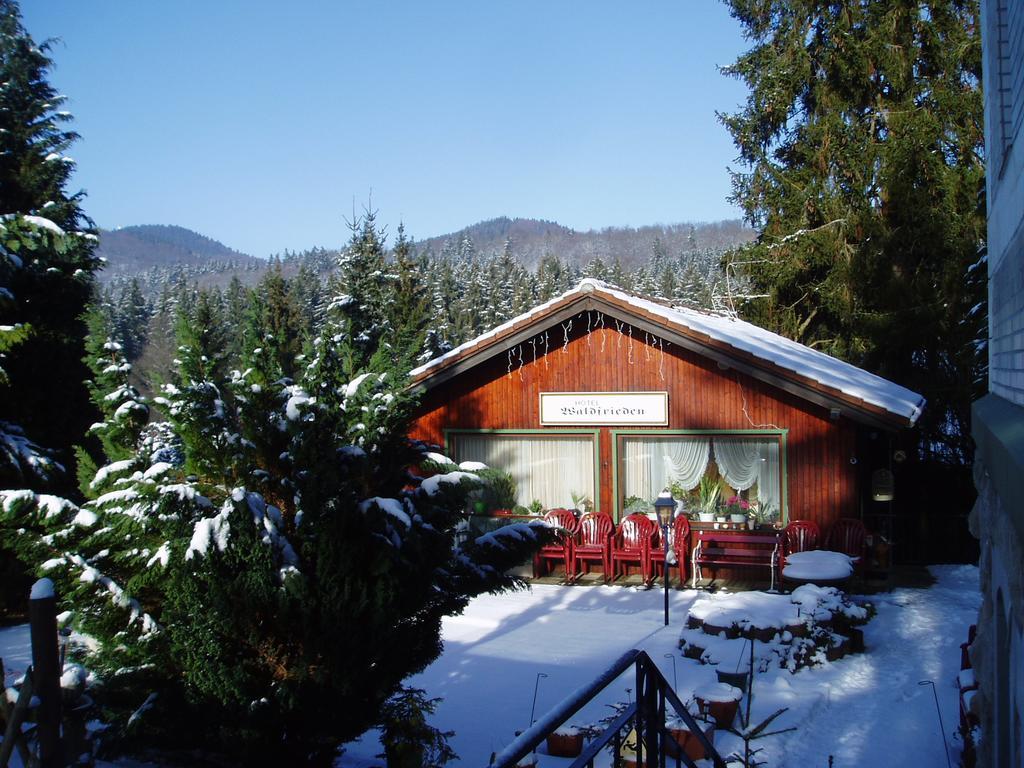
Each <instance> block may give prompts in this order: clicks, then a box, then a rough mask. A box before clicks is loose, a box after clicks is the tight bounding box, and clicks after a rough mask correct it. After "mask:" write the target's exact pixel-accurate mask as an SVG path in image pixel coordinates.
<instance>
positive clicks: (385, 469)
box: [0, 294, 548, 763]
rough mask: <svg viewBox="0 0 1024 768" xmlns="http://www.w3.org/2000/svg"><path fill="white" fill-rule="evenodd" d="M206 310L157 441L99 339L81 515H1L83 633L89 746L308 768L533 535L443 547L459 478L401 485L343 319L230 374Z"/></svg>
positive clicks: (376, 388) (451, 475) (0, 502)
mask: <svg viewBox="0 0 1024 768" xmlns="http://www.w3.org/2000/svg"><path fill="white" fill-rule="evenodd" d="M216 317H217V309H216V307H214V306H213V302H211V300H210V299H209V297H207V296H206V295H205V294H200V295H199V297H198V299H197V302H196V311H195V312H194V313H193V315H192V316H191V317H190V318H189V319H188V321H187V322H184V321H183V322H182V323H181V324H180V326H179V333H180V342H181V344H180V347H179V349H178V352H177V357H176V360H177V363H176V370H175V376H174V379H173V381H172V382H171V383H170V384H168V385H167V386H166V387H165V389H164V392H163V395H162V397H161V398H160V399H159V400H158V403H157V404H158V406H159V407H160V409H161V410H162V411H163V413H164V414H165V416H166V417H167V419H168V422H167V426H165V427H163V428H161V429H157V430H154V428H153V427H145V428H142V426H141V424H142V421H143V420H142V419H141V418H139V417H141V416H142V414H143V412H144V411H143V409H144V408H145V407H146V403H145V402H144V401H143V400H142V399H141V398H140V397H139V396H138V393H137V392H135V391H134V390H132V388H131V387H130V385H128V383H127V382H128V378H127V377H128V376H130V374H131V371H130V365H129V364H128V363H127V361H126V360H125V359H124V358H123V356H121V355H120V350H119V349H118V347H117V344H116V342H112V341H111V340H110V339H109V336H103V334H102V331H103V330H105V329H102V328H100V326H99V324H97V326H96V328H97V330H98V331H101V333H100V336H103V339H104V340H103V341H102V342H101V341H100V337H99V336H98V337H97V338H94V339H93V340H92V341H91V342H90V350H92V352H93V354H91V355H90V362H91V363H92V365H93V369H94V371H95V373H96V380H95V388H94V397H96V398H97V400H98V401H99V402H102V403H103V406H104V407H103V410H104V414H105V418H104V420H103V421H102V422H100V423H98V424H97V426H96V427H95V428H94V431H95V432H96V433H97V434H99V435H100V436H101V437H104V438H105V439H104V445H105V451H106V453H107V458H108V461H107V463H106V464H104V465H103V466H101V467H100V468H99V469H98V470H97V471H96V472H95V474H94V476H93V477H92V478H91V479H90V480H88V484H87V495H88V496H89V497H90V500H89V501H88V502H87V503H86V504H85V505H84V506H82V507H76V506H75V505H73V504H71V503H69V502H66V501H63V500H61V499H57V498H55V497H47V496H43V495H39V494H35V493H32V492H30V491H4V492H0V514H2V516H3V520H4V522H5V523H6V524H8V525H11V526H13V525H17V526H20V528H21V529H22V530H23V531H24V532H25V533H24V534H23V535H22V537H21V539H22V541H21V543H20V546H21V548H22V551H23V552H25V553H26V554H28V555H29V556H31V558H32V559H33V560H34V561H36V562H40V563H43V566H42V568H43V570H44V571H45V572H46V573H47V575H49V576H51V577H52V578H55V579H56V580H58V583H59V588H60V593H61V594H62V595H64V596H66V598H67V601H68V603H69V606H68V607H69V608H70V609H71V610H72V611H73V614H72V615H73V618H72V623H73V624H75V626H77V627H78V628H79V629H80V630H81V631H82V632H84V633H86V634H88V635H89V636H90V637H91V638H93V642H92V643H91V644H90V646H89V647H88V648H82V649H80V650H79V653H80V654H81V655H82V660H83V661H84V662H85V663H86V664H87V665H89V667H90V668H91V669H92V670H93V671H94V673H95V674H96V677H97V682H96V685H95V687H94V689H93V693H94V695H95V696H96V698H97V700H98V701H99V702H100V703H101V705H102V706H103V707H104V709H105V711H106V712H107V713H108V716H109V717H110V718H111V721H112V725H113V727H112V729H111V730H110V732H109V736H108V743H110V744H112V745H113V744H119V745H120V746H121V747H122V748H126V749H130V748H131V747H132V746H138V745H140V744H142V743H145V744H147V745H149V746H154V745H155V746H160V745H170V744H175V745H177V746H179V747H180V746H183V745H184V746H194V747H203V748H207V749H211V750H215V751H218V752H221V753H224V754H227V755H229V756H230V757H231V758H232V759H240V760H245V761H249V762H253V761H259V762H267V761H268V760H278V761H284V762H286V763H287V762H289V761H301V762H304V763H305V762H308V761H310V760H311V759H312V760H313V761H314V762H316V761H323V762H325V763H326V762H328V761H329V760H330V759H331V758H332V757H333V755H334V752H335V750H336V748H337V745H338V744H339V743H341V742H343V741H345V740H347V739H350V738H352V737H354V736H356V735H358V734H359V733H361V732H362V731H363V730H364V729H365V728H366V727H368V726H370V725H372V724H374V723H375V722H376V721H377V718H378V713H379V712H380V711H381V707H382V706H383V704H384V702H385V701H386V700H387V699H388V698H389V697H390V696H392V695H393V694H396V693H397V692H398V691H399V690H400V686H401V683H402V681H403V679H405V678H406V677H407V676H408V675H409V674H412V673H414V672H416V671H418V670H420V669H422V668H423V667H424V666H425V665H427V664H428V663H430V662H431V661H432V660H433V659H434V658H436V656H437V655H438V653H439V651H440V626H441V619H442V617H443V616H446V615H449V614H452V613H456V612H458V611H460V610H461V609H462V608H463V607H464V606H465V604H466V602H467V601H468V600H469V599H470V597H472V596H473V595H475V594H479V593H480V592H482V591H489V590H496V589H505V588H510V587H515V586H517V585H518V582H517V581H516V580H515V579H514V578H512V577H509V576H508V575H507V573H506V572H507V569H508V568H509V567H510V566H511V565H513V564H515V563H517V562H521V561H522V560H523V559H524V558H525V557H527V556H528V555H529V553H530V552H531V551H532V550H533V548H534V547H535V546H536V545H537V544H538V543H539V542H540V541H542V540H544V539H545V537H546V536H547V535H548V532H547V529H545V528H543V527H541V528H536V527H531V526H513V527H510V528H508V529H503V530H502V531H501V532H498V533H493V534H489V535H486V536H483V537H480V538H478V539H473V540H470V541H469V542H467V543H465V544H461V545H459V544H457V543H456V542H457V539H456V535H455V534H456V528H457V527H458V525H459V523H460V522H461V520H462V519H463V514H464V513H463V509H464V508H465V506H466V495H467V494H468V493H469V492H470V491H471V490H472V489H474V488H476V487H478V481H477V480H476V479H475V478H474V476H473V475H471V474H469V473H466V472H461V471H457V470H456V468H454V467H441V468H440V469H441V470H442V473H441V474H437V475H433V476H431V477H428V478H426V479H424V477H423V476H422V475H421V474H420V472H419V470H418V467H420V466H422V465H425V464H428V463H429V461H428V459H430V458H431V457H430V456H428V453H427V447H426V446H422V445H419V444H416V443H413V442H410V441H409V440H408V439H407V438H406V437H405V435H406V431H407V427H408V419H409V406H410V401H409V395H408V392H407V391H406V386H405V384H406V378H405V376H404V375H399V374H396V373H395V372H392V371H390V370H386V369H383V370H378V371H372V370H369V371H368V370H365V369H363V368H361V367H360V359H361V358H360V355H361V354H362V351H361V350H360V351H357V350H356V344H355V343H354V340H353V339H352V338H351V337H350V335H349V333H350V331H349V328H350V326H351V318H350V317H349V316H348V315H347V314H346V313H345V312H344V306H342V305H340V304H339V305H336V307H335V310H334V312H333V313H332V314H330V315H329V316H328V318H327V321H326V325H325V327H324V330H323V332H322V333H321V334H320V335H318V336H317V338H316V339H314V341H313V342H312V344H311V345H310V349H311V353H310V358H309V360H308V362H307V363H306V365H305V367H304V368H303V369H301V370H300V371H299V372H298V375H297V380H296V381H294V382H293V381H292V380H291V379H289V378H288V377H287V376H285V375H283V374H284V372H283V370H282V366H281V357H280V356H279V355H278V354H276V353H275V352H274V350H272V349H271V348H270V347H269V346H267V345H266V344H261V345H260V346H253V345H252V344H249V345H247V347H246V349H245V350H244V353H243V362H244V366H245V367H244V369H233V370H229V369H228V367H227V366H226V365H225V361H224V359H223V355H222V348H223V343H222V340H221V339H220V338H219V337H218V334H217V332H216V328H214V327H212V326H213V325H214V324H215V323H216ZM126 417H130V418H126ZM136 428H138V429H136ZM133 715H134V716H133Z"/></svg>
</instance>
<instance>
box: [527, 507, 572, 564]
mask: <svg viewBox="0 0 1024 768" xmlns="http://www.w3.org/2000/svg"><path fill="white" fill-rule="evenodd" d="M544 521H545V522H546V523H548V524H549V525H551V526H554V527H555V528H557V529H558V530H557V531H556V533H555V540H554V541H553V542H552V543H550V544H545V545H544V546H543V547H541V548H540V550H538V552H537V554H535V555H534V556H533V575H534V577H537V576H540V575H541V574H542V573H543V572H545V571H546V564H547V563H548V562H551V561H553V562H557V563H561V564H562V565H563V566H564V567H565V580H566V581H569V580H570V579H571V578H572V555H573V551H572V546H573V538H574V537H575V536H576V529H577V528H578V527H579V521H578V520H577V519H576V515H574V514H573V513H572V512H570V511H569V510H568V509H552V510H551V511H550V512H548V513H547V514H546V515H544Z"/></svg>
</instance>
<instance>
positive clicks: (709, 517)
mask: <svg viewBox="0 0 1024 768" xmlns="http://www.w3.org/2000/svg"><path fill="white" fill-rule="evenodd" d="M697 520H698V521H700V522H702V523H713V522H715V513H714V512H698V513H697Z"/></svg>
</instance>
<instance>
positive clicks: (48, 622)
mask: <svg viewBox="0 0 1024 768" xmlns="http://www.w3.org/2000/svg"><path fill="white" fill-rule="evenodd" d="M28 621H29V628H30V630H31V634H32V669H33V673H34V674H33V678H34V679H33V683H34V688H35V690H34V693H35V695H36V696H38V697H39V708H38V709H37V710H36V712H37V724H38V725H37V728H38V730H37V733H38V734H39V768H59V767H60V766H61V765H62V762H63V761H62V759H61V758H62V756H61V749H60V662H59V660H58V655H59V653H58V649H57V597H56V595H55V594H54V592H53V582H52V581H50V580H49V579H40V580H39V581H37V582H36V583H35V584H33V585H32V592H31V594H30V596H29V601H28Z"/></svg>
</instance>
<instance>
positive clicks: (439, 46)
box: [22, 0, 745, 256]
mask: <svg viewBox="0 0 1024 768" xmlns="http://www.w3.org/2000/svg"><path fill="white" fill-rule="evenodd" d="M22 13H23V16H24V22H25V26H26V28H27V29H28V30H29V32H30V33H31V34H32V35H33V37H34V38H35V39H36V40H37V41H38V40H42V39H45V38H48V37H57V38H60V40H61V41H60V42H58V43H57V44H56V45H55V47H54V50H53V54H52V55H53V58H54V60H55V62H56V68H55V69H54V71H53V72H52V73H51V82H52V83H53V84H54V86H55V87H56V88H58V89H59V90H60V91H61V92H62V93H65V94H67V95H68V97H69V99H70V107H69V109H70V111H71V112H72V113H73V114H74V115H75V124H74V125H75V128H76V130H77V131H78V132H79V133H80V134H81V135H82V140H81V141H80V142H79V143H78V144H76V145H75V147H74V149H73V150H72V152H71V153H70V154H71V156H72V157H74V158H75V159H76V160H77V161H78V166H77V167H78V171H77V173H76V176H75V177H74V180H73V183H74V188H75V189H78V188H82V189H84V190H85V191H86V192H87V194H88V197H87V199H86V205H85V210H86V212H87V213H88V214H89V215H90V216H91V217H92V218H93V219H94V220H95V221H96V223H97V224H98V225H99V226H101V227H105V228H113V227H119V226H127V225H131V224H179V225H181V226H185V227H189V228H190V229H194V230H196V231H198V232H200V233H202V234H204V235H207V236H209V237H213V238H216V239H218V240H221V241H222V242H224V243H225V244H227V245H229V246H231V247H233V248H237V249H239V250H242V251H245V252H247V253H251V254H253V255H256V256H266V255H268V254H271V253H279V252H281V251H283V250H284V249H286V248H288V249H291V250H302V249H305V248H309V247H312V246H314V245H322V246H329V247H330V246H337V245H340V244H341V243H343V242H344V241H345V240H346V238H347V234H348V232H347V229H346V225H345V219H346V218H351V216H352V210H353V206H355V208H356V209H357V210H359V209H360V208H361V207H362V206H364V205H365V204H366V202H367V199H368V198H369V196H370V194H371V191H372V204H373V207H375V208H376V209H378V211H379V218H380V221H381V222H383V223H384V224H386V225H387V226H388V230H389V232H390V233H393V232H394V229H395V227H396V226H397V223H398V222H399V221H400V220H401V221H404V222H405V226H406V231H407V232H408V233H409V234H410V235H411V236H412V237H415V238H418V239H421V238H426V237H431V236H434V235H439V234H443V233H447V232H451V231H454V230H457V229H459V228H461V227H463V226H466V225H469V224H473V223H475V222H477V221H481V220H484V219H490V218H493V217H496V216H503V215H507V216H513V217H514V216H522V217H536V218H544V219H549V220H553V221H558V222H559V223H561V224H565V225H567V226H570V227H573V228H576V229H591V228H601V227H605V226H623V225H630V226H639V225H643V224H653V223H674V222H681V221H711V220H717V219H724V218H737V217H738V216H739V212H738V210H737V209H736V208H735V207H734V206H732V205H731V204H729V203H728V201H727V199H726V198H727V196H728V194H729V175H728V172H727V168H728V167H729V166H730V165H733V166H734V165H735V161H734V158H735V156H736V151H735V149H734V148H733V146H732V143H731V142H730V140H729V137H728V134H727V133H726V132H725V130H724V128H722V126H721V125H719V123H718V122H717V121H716V119H715V111H716V110H720V111H732V110H735V109H736V107H737V106H738V105H739V104H740V103H741V102H742V101H743V99H744V96H745V90H744V88H743V86H742V84H741V83H740V82H738V81H735V80H732V79H729V78H726V77H724V76H722V75H721V74H719V72H718V69H717V68H718V66H720V65H726V64H729V63H731V62H732V61H734V60H735V58H736V56H737V55H738V54H739V53H740V52H741V51H742V50H744V47H745V44H744V41H743V39H742V36H741V34H740V28H739V25H738V24H737V23H736V22H735V21H734V20H733V19H731V18H730V17H729V15H728V12H727V10H726V8H725V6H724V5H722V4H720V3H718V2H715V1H714V0H683V1H680V0H676V1H675V2H668V1H665V2H661V1H660V0H659V1H652V2H639V3H629V2H603V1H601V0H595V1H593V2H586V3H584V2H556V1H552V0H543V1H539V2H532V1H530V2H527V1H525V0H517V1H516V2H511V1H510V2H501V3H499V2H481V1H480V0H478V1H477V2H446V1H436V2H370V1H369V0H366V1H365V2H328V0H323V1H322V2H312V1H307V0H295V2H291V3H281V2H263V0H202V1H201V0H175V1H174V2H139V0H95V2H83V1H82V0H23V6H22Z"/></svg>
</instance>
